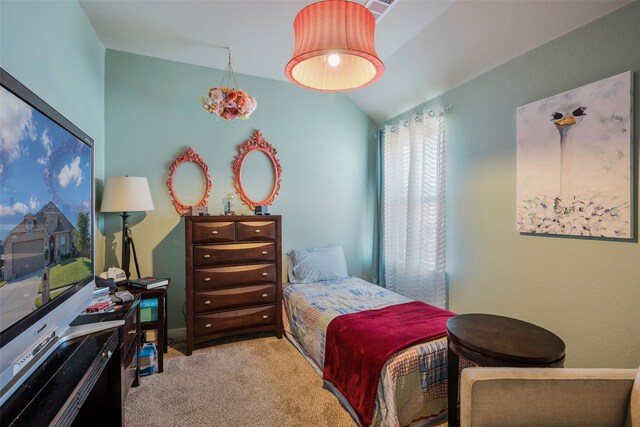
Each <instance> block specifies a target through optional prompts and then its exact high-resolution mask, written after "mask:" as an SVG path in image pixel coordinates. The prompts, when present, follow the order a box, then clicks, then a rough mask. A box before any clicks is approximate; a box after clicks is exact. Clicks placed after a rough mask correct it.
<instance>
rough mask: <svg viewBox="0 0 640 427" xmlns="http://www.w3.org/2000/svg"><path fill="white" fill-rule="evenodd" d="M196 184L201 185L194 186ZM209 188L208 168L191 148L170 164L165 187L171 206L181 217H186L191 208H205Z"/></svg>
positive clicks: (210, 183)
mask: <svg viewBox="0 0 640 427" xmlns="http://www.w3.org/2000/svg"><path fill="white" fill-rule="evenodd" d="M203 176H204V180H203V179H202V177H203ZM198 182H199V183H201V184H200V185H198V184H194V183H198ZM211 186H212V182H211V178H210V177H209V167H208V166H207V164H206V163H205V162H204V161H203V160H202V157H200V155H199V154H197V153H196V152H195V151H194V150H193V148H192V147H189V149H188V150H187V151H185V152H184V153H182V154H180V155H179V156H178V157H177V158H176V159H175V160H174V161H173V163H171V167H170V172H169V179H167V187H169V193H170V194H171V199H172V201H173V206H175V208H176V211H178V213H179V214H180V215H181V216H184V215H188V214H189V208H190V207H191V206H207V198H208V197H209V192H211ZM178 194H179V195H180V197H178Z"/></svg>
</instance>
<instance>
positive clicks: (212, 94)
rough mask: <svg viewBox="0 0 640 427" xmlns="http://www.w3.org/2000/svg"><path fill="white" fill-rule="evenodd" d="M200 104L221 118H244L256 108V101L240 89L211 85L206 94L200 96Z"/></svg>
mask: <svg viewBox="0 0 640 427" xmlns="http://www.w3.org/2000/svg"><path fill="white" fill-rule="evenodd" d="M201 101H202V106H203V107H204V109H205V110H206V111H208V112H209V113H211V114H216V115H218V116H219V117H220V118H221V119H223V120H236V119H238V118H241V119H243V120H246V119H248V118H249V116H250V115H251V113H253V111H254V110H255V109H256V106H257V105H258V102H257V101H256V99H255V98H254V97H252V96H250V95H249V94H248V93H247V92H245V91H244V90H242V89H231V88H228V87H220V88H217V87H212V88H211V89H210V90H209V94H208V96H206V97H205V96H203V97H201Z"/></svg>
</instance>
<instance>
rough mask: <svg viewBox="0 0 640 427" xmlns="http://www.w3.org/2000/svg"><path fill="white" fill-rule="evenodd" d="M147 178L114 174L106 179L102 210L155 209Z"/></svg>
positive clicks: (133, 210) (129, 210)
mask: <svg viewBox="0 0 640 427" xmlns="http://www.w3.org/2000/svg"><path fill="white" fill-rule="evenodd" d="M153 210H155V207H154V206H153V200H152V199H151V191H149V182H147V178H145V177H140V176H113V177H109V178H107V179H106V181H105V184H104V192H103V193H102V205H101V206H100V212H137V211H153Z"/></svg>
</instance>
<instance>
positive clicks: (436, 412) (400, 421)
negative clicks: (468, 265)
mask: <svg viewBox="0 0 640 427" xmlns="http://www.w3.org/2000/svg"><path fill="white" fill-rule="evenodd" d="M410 301H412V300H410V299H408V298H405V297H403V296H401V295H398V294H396V293H394V292H391V291H389V290H387V289H384V288H381V287H379V286H375V285H373V284H371V283H368V282H366V281H364V280H362V279H359V278H356V277H349V278H346V279H338V280H331V281H323V282H317V283H309V284H290V285H288V286H287V287H286V288H285V289H284V292H283V306H284V307H283V308H284V309H283V310H282V313H283V324H284V325H285V332H286V335H287V338H288V339H289V340H290V341H291V342H292V343H293V344H294V345H295V346H296V347H297V348H298V350H300V351H301V352H302V354H303V355H304V356H305V358H306V359H307V360H308V361H309V362H310V363H311V365H312V366H313V367H314V368H315V370H316V371H317V372H318V373H319V374H320V375H322V367H323V366H324V349H325V336H326V331H327V327H328V325H329V322H331V320H332V319H333V318H335V317H336V316H340V315H342V314H348V313H355V312H359V311H364V310H372V309H379V308H383V307H388V306H390V305H395V304H402V303H407V302H410ZM341 403H342V404H343V405H345V406H348V404H346V401H345V400H344V399H341ZM446 416H447V339H446V337H445V338H439V339H435V340H433V341H428V342H424V343H420V344H417V345H413V346H411V347H409V348H407V349H405V350H402V351H400V352H398V353H396V354H394V355H393V356H391V357H390V358H389V360H388V361H387V362H386V364H385V365H384V367H383V369H382V373H381V376H380V382H379V384H378V389H377V392H376V402H375V410H374V415H373V421H372V423H371V425H372V426H383V427H386V426H412V427H417V426H426V425H433V424H439V423H441V422H443V420H444V419H445V418H446Z"/></svg>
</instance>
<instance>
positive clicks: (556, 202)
mask: <svg viewBox="0 0 640 427" xmlns="http://www.w3.org/2000/svg"><path fill="white" fill-rule="evenodd" d="M632 77H633V75H632V73H631V71H627V72H625V73H622V74H618V75H616V76H613V77H609V78H606V79H604V80H600V81H597V82H595V83H591V84H588V85H585V86H582V87H579V88H577V89H573V90H569V91H567V92H563V93H560V94H557V95H554V96H551V97H549V98H546V99H542V100H540V101H536V102H532V103H531V104H527V105H524V106H522V107H518V109H517V111H516V116H517V229H518V231H519V232H521V233H530V234H550V235H568V236H590V237H602V238H614V239H631V238H633V235H632V234H633V224H632V218H633V208H634V207H633V206H632V201H633V197H632V194H633V193H632V192H633V181H632V180H633V149H632V141H633V139H632V117H633V115H632V90H633V87H632V81H633V80H632Z"/></svg>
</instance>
